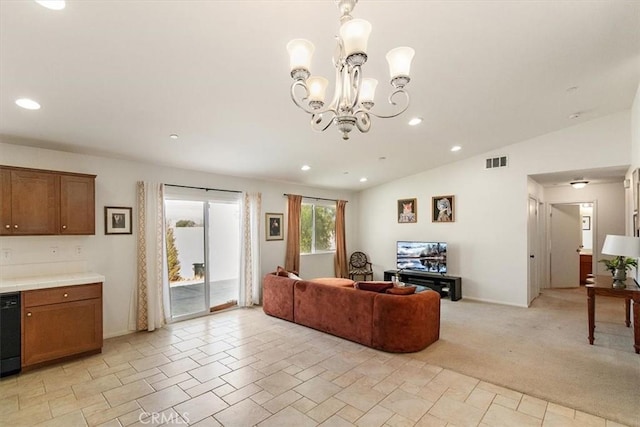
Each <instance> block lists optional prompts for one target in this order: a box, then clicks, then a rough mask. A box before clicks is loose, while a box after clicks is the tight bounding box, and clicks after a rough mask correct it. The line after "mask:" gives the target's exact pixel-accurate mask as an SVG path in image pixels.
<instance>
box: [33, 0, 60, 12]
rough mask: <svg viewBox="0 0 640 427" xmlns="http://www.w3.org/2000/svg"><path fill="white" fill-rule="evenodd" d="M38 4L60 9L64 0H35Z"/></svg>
mask: <svg viewBox="0 0 640 427" xmlns="http://www.w3.org/2000/svg"><path fill="white" fill-rule="evenodd" d="M36 3H38V4H39V5H40V6H44V7H46V8H47V9H51V10H62V9H64V8H65V6H66V4H65V0H36Z"/></svg>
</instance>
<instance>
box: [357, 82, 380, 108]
mask: <svg viewBox="0 0 640 427" xmlns="http://www.w3.org/2000/svg"><path fill="white" fill-rule="evenodd" d="M376 87H378V81H377V80H376V79H369V78H366V79H362V83H361V84H360V102H373V98H374V97H375V95H376Z"/></svg>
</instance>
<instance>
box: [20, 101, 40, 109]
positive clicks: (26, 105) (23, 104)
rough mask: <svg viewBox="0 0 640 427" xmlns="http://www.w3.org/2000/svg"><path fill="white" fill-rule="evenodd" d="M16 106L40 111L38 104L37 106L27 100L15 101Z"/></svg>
mask: <svg viewBox="0 0 640 427" xmlns="http://www.w3.org/2000/svg"><path fill="white" fill-rule="evenodd" d="M16 105H18V106H19V107H22V108H25V109H27V110H39V109H40V104H38V103H37V102H36V101H34V100H33V99H29V98H20V99H16Z"/></svg>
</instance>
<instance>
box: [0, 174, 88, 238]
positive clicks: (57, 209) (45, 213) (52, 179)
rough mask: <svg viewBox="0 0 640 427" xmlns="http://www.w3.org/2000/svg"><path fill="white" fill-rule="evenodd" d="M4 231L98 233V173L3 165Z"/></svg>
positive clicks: (0, 207) (0, 228) (0, 206)
mask: <svg viewBox="0 0 640 427" xmlns="http://www.w3.org/2000/svg"><path fill="white" fill-rule="evenodd" d="M0 186H1V187H0V197H1V198H0V219H1V221H2V222H1V223H0V224H1V225H0V235H8V236H20V235H22V236H25V235H51V234H95V175H86V174H75V173H67V172H57V171H44V170H38V169H27V168H16V167H8V166H0Z"/></svg>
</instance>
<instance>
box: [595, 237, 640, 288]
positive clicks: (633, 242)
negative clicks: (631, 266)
mask: <svg viewBox="0 0 640 427" xmlns="http://www.w3.org/2000/svg"><path fill="white" fill-rule="evenodd" d="M602 253H603V254H605V255H614V256H617V257H618V268H616V270H615V272H614V274H613V287H614V288H615V289H624V288H626V287H627V285H626V284H625V280H627V269H626V266H625V263H624V261H625V258H626V257H629V258H638V257H640V237H633V236H616V235H614V234H607V236H606V237H605V239H604V245H602Z"/></svg>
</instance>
